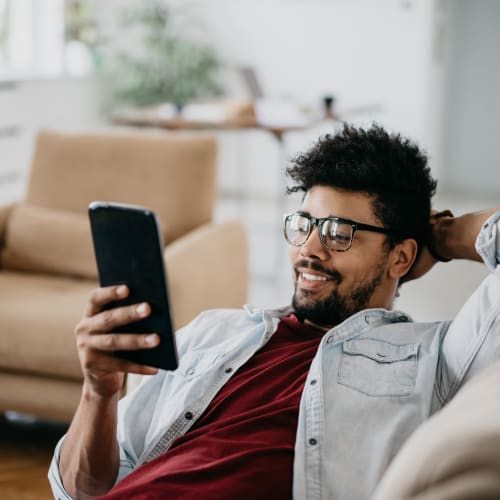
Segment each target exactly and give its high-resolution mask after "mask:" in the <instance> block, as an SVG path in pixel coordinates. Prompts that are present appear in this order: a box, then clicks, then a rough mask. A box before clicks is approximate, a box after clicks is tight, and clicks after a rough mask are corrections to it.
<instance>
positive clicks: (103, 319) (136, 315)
mask: <svg viewBox="0 0 500 500" xmlns="http://www.w3.org/2000/svg"><path fill="white" fill-rule="evenodd" d="M150 314H151V307H150V306H149V304H147V303H146V302H141V303H140V304H134V305H131V306H122V307H116V308H114V309H106V310H104V311H101V312H98V313H97V314H94V315H93V316H91V317H88V318H86V319H84V320H83V321H82V322H81V323H83V326H84V328H85V329H87V331H91V332H95V333H104V332H109V331H111V330H116V329H117V328H120V327H121V326H124V325H127V324H129V323H134V322H135V321H139V320H140V319H143V318H146V317H147V316H149V315H150ZM77 333H78V331H77Z"/></svg>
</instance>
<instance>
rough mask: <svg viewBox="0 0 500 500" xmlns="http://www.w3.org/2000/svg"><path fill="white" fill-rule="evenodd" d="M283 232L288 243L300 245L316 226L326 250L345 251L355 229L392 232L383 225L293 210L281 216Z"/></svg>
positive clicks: (348, 246)
mask: <svg viewBox="0 0 500 500" xmlns="http://www.w3.org/2000/svg"><path fill="white" fill-rule="evenodd" d="M283 222H284V227H283V232H284V235H285V239H286V241H287V242H288V243H289V244H290V245H294V246H302V245H304V244H305V242H306V241H307V240H308V238H309V236H310V234H311V233H312V230H313V229H314V226H318V231H319V239H320V241H321V243H322V244H323V246H324V247H325V248H326V249H327V250H334V251H336V252H345V251H346V250H349V248H351V244H352V240H353V238H354V234H355V233H356V231H371V232H373V233H383V234H392V233H391V231H390V230H389V229H386V228H385V227H377V226H371V225H370V224H362V223H361V222H355V221H352V220H349V219H342V218H341V217H324V218H316V217H311V216H310V215H307V214H304V213H302V212H295V213H293V214H288V215H285V216H284V217H283Z"/></svg>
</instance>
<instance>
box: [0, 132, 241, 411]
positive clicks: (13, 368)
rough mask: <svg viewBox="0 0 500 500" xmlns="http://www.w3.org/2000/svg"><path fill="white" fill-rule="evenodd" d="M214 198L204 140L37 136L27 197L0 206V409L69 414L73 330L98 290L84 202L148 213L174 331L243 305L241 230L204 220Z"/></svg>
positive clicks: (74, 378) (76, 377) (76, 387)
mask: <svg viewBox="0 0 500 500" xmlns="http://www.w3.org/2000/svg"><path fill="white" fill-rule="evenodd" d="M215 195H216V144H215V141H214V140H213V139H212V138H210V137H205V136H199V135H195V136H193V135H191V136H186V135H179V134H176V133H173V134H162V135H151V134H146V133H130V132H128V133H100V134H77V135H70V134H59V133H53V132H41V133H40V134H39V136H38V139H37V143H36V148H35V153H34V158H33V163H32V168H31V175H30V178H29V182H28V189H27V194H26V197H25V199H24V200H23V201H22V202H19V203H17V204H15V205H12V206H8V207H2V208H1V209H0V387H1V390H0V412H3V411H6V410H14V411H18V412H25V413H31V414H35V415H37V416H42V417H49V418H55V419H60V420H69V419H70V418H71V416H72V414H73V412H74V409H75V407H76V405H77V402H78V398H79V393H80V387H81V373H80V368H79V362H78V357H77V352H76V347H75V339H74V327H75V325H76V323H77V322H78V320H79V318H80V317H81V313H82V311H83V308H84V306H85V304H86V300H87V297H88V294H89V292H90V290H91V289H92V288H94V287H95V286H96V285H97V273H96V267H95V263H94V255H93V250H92V243H91V237H90V229H89V224H88V220H87V206H88V204H89V202H90V201H92V200H112V201H117V202H126V203H134V204H140V205H145V206H148V207H150V208H152V209H153V210H154V211H155V212H156V213H157V214H158V216H159V218H160V222H161V225H162V228H163V232H164V235H163V237H164V241H165V244H166V248H165V259H166V264H167V273H168V281H169V286H170V295H171V298H172V301H173V318H174V321H175V323H176V326H177V327H179V326H181V325H183V324H185V323H186V322H188V321H189V320H190V319H191V318H193V317H194V316H195V315H196V314H197V313H199V312H200V311H202V310H205V309H208V308H214V307H239V306H241V305H242V304H243V303H244V302H245V299H246V289H247V282H248V279H247V246H246V239H245V233H244V230H243V227H242V226H241V224H240V223H238V222H236V221H232V222H226V223H219V224H216V223H213V222H211V219H212V214H213V209H214V203H215Z"/></svg>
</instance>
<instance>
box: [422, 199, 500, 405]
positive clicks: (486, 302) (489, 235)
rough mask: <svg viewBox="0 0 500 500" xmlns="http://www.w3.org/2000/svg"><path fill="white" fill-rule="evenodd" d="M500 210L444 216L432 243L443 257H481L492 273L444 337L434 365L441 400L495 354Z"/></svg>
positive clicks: (499, 324)
mask: <svg viewBox="0 0 500 500" xmlns="http://www.w3.org/2000/svg"><path fill="white" fill-rule="evenodd" d="M499 210H500V209H499V208H496V209H489V210H484V211H481V212H475V213H471V214H465V215H462V216H460V217H445V218H443V219H441V220H438V221H437V222H436V224H435V227H433V239H432V242H431V244H432V245H434V250H435V251H436V253H438V254H439V255H440V256H442V257H443V258H446V259H470V260H476V261H480V260H483V261H484V262H485V264H486V265H487V266H488V268H489V269H490V270H492V273H491V274H490V275H488V276H487V277H486V278H485V279H484V280H483V282H482V283H481V284H480V285H479V287H478V289H477V290H475V292H474V293H473V294H472V295H471V296H470V298H469V299H468V300H467V302H466V303H465V304H464V305H463V306H462V308H461V309H460V311H459V313H458V314H457V316H456V317H455V319H454V320H453V321H452V323H451V325H450V326H449V328H448V331H447V332H446V335H445V336H444V339H443V343H442V350H441V354H442V355H441V357H440V360H439V365H438V387H437V391H438V398H439V400H440V403H441V404H444V403H446V402H447V401H448V400H449V399H450V398H452V397H453V396H454V394H455V393H456V391H457V390H458V388H459V387H460V386H461V385H462V384H463V383H464V382H465V381H466V380H468V379H469V378H470V377H472V376H473V375H474V374H475V373H477V372H478V371H480V370H481V369H482V368H484V367H486V366H487V365H489V364H491V363H492V362H493V361H494V360H495V359H496V358H497V357H499V356H500V266H499V263H500V211H499Z"/></svg>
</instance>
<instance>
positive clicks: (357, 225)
mask: <svg viewBox="0 0 500 500" xmlns="http://www.w3.org/2000/svg"><path fill="white" fill-rule="evenodd" d="M294 215H300V216H301V217H304V218H305V219H307V220H308V221H309V231H308V233H307V236H306V237H305V239H304V241H303V242H302V243H300V244H295V243H291V242H290V241H289V240H288V238H287V236H286V222H287V220H288V219H289V218H290V217H292V216H294ZM326 221H333V222H337V223H340V224H348V225H350V226H351V227H352V233H351V239H350V241H349V245H348V246H347V248H344V249H343V250H340V249H338V248H330V247H329V246H328V245H327V244H326V243H325V242H324V241H323V233H322V231H321V229H322V227H323V224H324V223H325V222H326ZM314 226H317V227H318V232H319V239H320V241H321V244H322V245H323V246H324V247H325V248H326V249H327V250H332V251H334V252H347V250H349V249H350V248H351V245H352V241H353V240H354V235H355V234H356V231H370V232H372V233H381V234H387V235H389V236H397V235H396V234H394V233H393V232H392V231H391V230H390V229H387V228H385V227H378V226H372V225H371V224H363V223H362V222H356V221H354V220H351V219H344V218H342V217H313V216H311V215H309V214H306V213H304V212H293V213H291V214H285V215H283V235H284V237H285V240H286V242H287V243H288V244H290V245H293V246H296V247H301V246H303V245H305V244H306V243H307V240H308V239H309V237H310V236H311V233H312V232H313V230H314Z"/></svg>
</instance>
